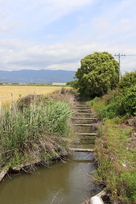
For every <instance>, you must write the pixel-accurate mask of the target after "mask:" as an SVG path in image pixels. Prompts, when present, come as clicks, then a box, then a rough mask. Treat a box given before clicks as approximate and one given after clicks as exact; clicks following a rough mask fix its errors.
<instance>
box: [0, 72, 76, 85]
mask: <svg viewBox="0 0 136 204" xmlns="http://www.w3.org/2000/svg"><path fill="white" fill-rule="evenodd" d="M74 76H75V72H74V71H65V70H43V69H42V70H25V69H23V70H20V71H2V70H0V83H23V84H30V83H37V84H51V83H52V82H69V81H73V80H74V79H73V77H74Z"/></svg>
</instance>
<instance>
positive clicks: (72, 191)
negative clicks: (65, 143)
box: [0, 114, 100, 204]
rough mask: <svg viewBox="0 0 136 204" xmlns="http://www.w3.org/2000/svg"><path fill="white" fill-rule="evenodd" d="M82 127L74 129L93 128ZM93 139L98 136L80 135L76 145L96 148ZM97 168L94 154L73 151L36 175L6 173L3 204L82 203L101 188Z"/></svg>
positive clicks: (0, 191)
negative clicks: (96, 179)
mask: <svg viewBox="0 0 136 204" xmlns="http://www.w3.org/2000/svg"><path fill="white" fill-rule="evenodd" d="M78 117H79V115H78ZM82 117H83V114H82ZM76 122H77V121H76ZM80 122H81V121H80ZM82 128H84V127H79V126H77V127H75V131H76V132H77V131H81V132H85V131H86V132H90V131H92V129H91V128H90V127H89V128H90V129H88V127H86V129H87V130H86V129H83V130H82ZM93 132H94V130H93ZM94 141H95V137H90V136H78V137H77V138H76V139H75V144H74V147H78V148H94ZM95 171H96V167H95V164H94V158H93V153H91V152H74V153H73V154H72V156H71V157H69V158H67V160H65V161H56V162H55V163H53V164H52V165H50V167H47V168H45V167H42V168H37V170H36V171H35V172H34V173H33V174H25V173H23V174H22V173H21V174H20V175H11V177H8V176H7V177H6V178H5V179H4V181H3V182H2V183H1V184H0V204H81V203H82V202H84V201H85V200H86V199H87V198H90V197H91V196H93V195H95V194H96V193H97V192H98V191H99V190H100V189H99V186H98V184H97V183H96V182H95V181H94V179H93V174H94V172H95Z"/></svg>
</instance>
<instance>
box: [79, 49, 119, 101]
mask: <svg viewBox="0 0 136 204" xmlns="http://www.w3.org/2000/svg"><path fill="white" fill-rule="evenodd" d="M75 76H76V78H77V79H78V88H79V92H80V93H81V94H82V95H84V96H89V97H95V96H102V95H104V94H105V93H107V91H108V90H109V89H114V88H116V87H117V84H118V77H119V66H118V62H117V61H116V60H115V59H114V57H113V56H112V55H111V54H109V53H108V52H101V53H100V52H95V53H93V54H90V55H88V56H86V57H85V58H83V59H82V60H81V67H80V68H78V70H77V72H76V74H75Z"/></svg>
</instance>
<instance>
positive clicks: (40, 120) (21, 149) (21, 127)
mask: <svg viewBox="0 0 136 204" xmlns="http://www.w3.org/2000/svg"><path fill="white" fill-rule="evenodd" d="M71 114H72V111H71V109H70V108H69V106H68V104H67V103H66V102H62V101H57V102H53V101H49V102H46V103H40V104H38V105H36V104H35V103H31V104H30V106H29V107H26V108H23V110H22V109H19V108H18V107H17V105H14V106H12V108H11V109H6V110H4V109H2V110H1V114H0V121H1V122H0V168H2V167H4V166H6V165H8V166H9V167H12V166H16V165H20V164H22V163H27V162H30V161H33V162H34V161H36V160H40V159H43V160H45V161H46V160H50V159H52V158H54V157H59V156H60V155H61V154H62V155H63V154H66V149H67V144H66V142H64V141H63V139H62V138H63V137H68V136H69V134H70V126H69V116H70V115H71Z"/></svg>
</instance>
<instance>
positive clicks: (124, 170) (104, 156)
mask: <svg viewBox="0 0 136 204" xmlns="http://www.w3.org/2000/svg"><path fill="white" fill-rule="evenodd" d="M114 96H115V92H114V93H113V92H111V93H110V94H108V95H105V96H104V97H102V98H95V99H94V100H93V101H90V102H88V104H90V105H91V106H92V107H93V109H94V110H95V112H96V113H97V114H98V116H99V117H100V118H101V120H102V125H101V126H100V128H99V132H100V137H99V138H98V139H97V140H96V145H95V148H96V152H97V156H96V159H97V161H98V173H99V178H98V179H99V181H100V182H101V183H103V184H104V185H106V188H107V189H108V190H110V192H111V199H112V200H118V203H119V204H134V203H136V140H135V137H134V136H133V132H134V131H135V130H134V127H132V126H127V125H126V124H125V120H126V117H127V116H125V115H124V116H120V115H119V114H118V109H117V108H118V107H115V104H116V101H115V99H114Z"/></svg>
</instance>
